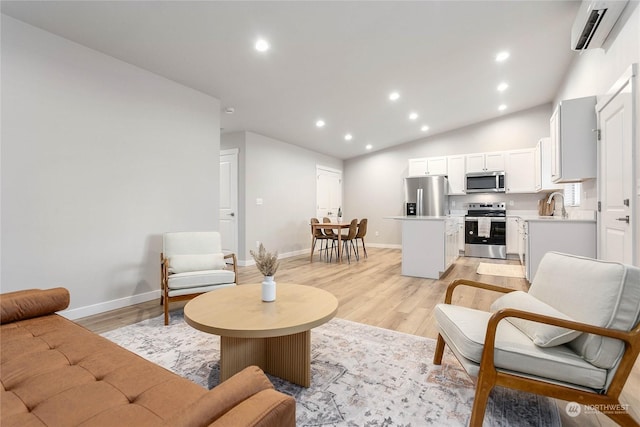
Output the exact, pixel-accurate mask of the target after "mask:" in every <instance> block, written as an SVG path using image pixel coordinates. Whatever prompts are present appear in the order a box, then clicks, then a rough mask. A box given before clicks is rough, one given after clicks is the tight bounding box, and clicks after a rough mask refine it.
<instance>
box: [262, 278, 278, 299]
mask: <svg viewBox="0 0 640 427" xmlns="http://www.w3.org/2000/svg"><path fill="white" fill-rule="evenodd" d="M275 300H276V282H275V280H273V276H264V280H263V281H262V301H264V302H271V301H275Z"/></svg>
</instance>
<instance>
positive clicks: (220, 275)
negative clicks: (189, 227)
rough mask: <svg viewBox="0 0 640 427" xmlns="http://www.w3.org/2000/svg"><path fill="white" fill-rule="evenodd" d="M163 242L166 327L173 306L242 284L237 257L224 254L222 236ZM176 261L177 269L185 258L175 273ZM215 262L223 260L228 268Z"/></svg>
mask: <svg viewBox="0 0 640 427" xmlns="http://www.w3.org/2000/svg"><path fill="white" fill-rule="evenodd" d="M163 240H164V243H163V249H164V250H163V252H161V253H160V287H161V294H160V305H164V324H165V325H168V324H169V303H171V302H177V301H187V300H190V299H192V298H195V297H197V296H198V295H201V294H203V293H205V292H209V291H213V290H216V289H220V288H224V287H228V286H235V285H236V284H237V283H238V262H237V258H236V254H235V253H228V254H223V253H222V249H221V245H220V234H219V233H218V232H206V231H204V232H177V233H165V235H164V236H163ZM172 257H173V258H174V262H173V264H175V266H176V267H177V265H178V257H182V258H180V263H181V264H182V266H181V267H180V269H179V270H176V271H175V272H172V271H171V267H172ZM189 257H191V259H189ZM216 257H217V258H216ZM214 258H216V259H218V258H219V259H221V260H222V263H223V264H224V265H216V262H215V261H213V259H214ZM228 261H231V262H228Z"/></svg>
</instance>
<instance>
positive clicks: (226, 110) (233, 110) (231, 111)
mask: <svg viewBox="0 0 640 427" xmlns="http://www.w3.org/2000/svg"><path fill="white" fill-rule="evenodd" d="M224 112H225V113H226V114H233V113H235V112H236V109H235V108H233V107H227V108H225V109H224Z"/></svg>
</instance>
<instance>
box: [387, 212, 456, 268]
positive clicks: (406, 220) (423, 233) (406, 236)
mask: <svg viewBox="0 0 640 427" xmlns="http://www.w3.org/2000/svg"><path fill="white" fill-rule="evenodd" d="M386 219H393V220H397V221H401V222H402V275H403V276H412V277H423V278H425V279H439V278H440V277H441V276H442V275H443V274H444V273H445V272H446V271H447V270H448V269H449V267H451V265H452V264H453V261H455V259H456V258H457V253H458V218H457V217H450V216H393V217H387V218H386Z"/></svg>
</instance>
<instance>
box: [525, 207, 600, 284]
mask: <svg viewBox="0 0 640 427" xmlns="http://www.w3.org/2000/svg"><path fill="white" fill-rule="evenodd" d="M527 224H528V229H527V236H526V242H527V243H526V244H527V248H525V253H526V255H528V256H525V268H526V270H527V278H528V279H529V281H530V282H533V280H534V278H535V273H536V271H537V270H538V265H539V264H540V261H541V260H542V257H543V256H544V254H546V253H547V252H549V251H555V252H564V253H567V254H572V255H580V256H586V257H591V258H595V256H596V222H595V221H584V220H575V221H574V220H544V219H542V220H528V221H527ZM527 249H528V250H527Z"/></svg>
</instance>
